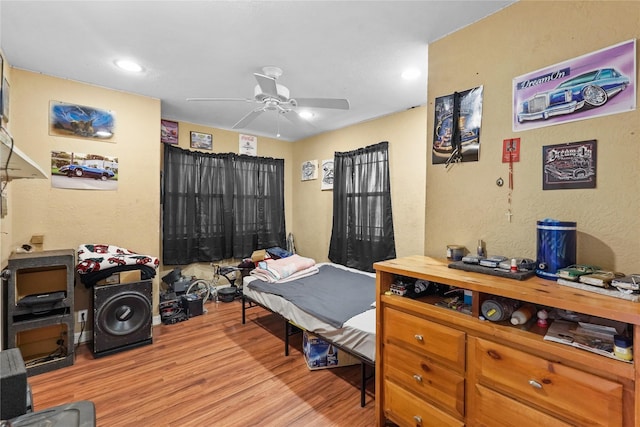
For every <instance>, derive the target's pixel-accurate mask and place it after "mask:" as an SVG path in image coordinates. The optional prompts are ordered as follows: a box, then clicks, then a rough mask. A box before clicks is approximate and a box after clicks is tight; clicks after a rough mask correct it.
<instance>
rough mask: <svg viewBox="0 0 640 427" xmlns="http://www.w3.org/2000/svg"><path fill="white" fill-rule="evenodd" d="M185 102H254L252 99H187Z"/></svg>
mask: <svg viewBox="0 0 640 427" xmlns="http://www.w3.org/2000/svg"><path fill="white" fill-rule="evenodd" d="M187 101H243V102H254V100H253V99H248V98H187Z"/></svg>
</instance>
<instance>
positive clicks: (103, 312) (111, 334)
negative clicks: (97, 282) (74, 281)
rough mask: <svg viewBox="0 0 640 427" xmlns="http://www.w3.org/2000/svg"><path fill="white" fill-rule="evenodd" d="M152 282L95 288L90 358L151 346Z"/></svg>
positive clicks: (145, 281) (144, 281)
mask: <svg viewBox="0 0 640 427" xmlns="http://www.w3.org/2000/svg"><path fill="white" fill-rule="evenodd" d="M151 292H152V284H151V280H143V281H140V282H132V283H121V284H112V285H102V286H94V288H93V355H94V356H95V357H101V356H106V355H108V354H113V353H117V352H119V351H124V350H128V349H131V348H135V347H139V346H142V345H146V344H151V343H152V342H153V337H152V333H151V326H152V311H151V304H152V299H151V295H152V294H151Z"/></svg>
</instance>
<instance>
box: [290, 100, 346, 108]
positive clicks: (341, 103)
mask: <svg viewBox="0 0 640 427" xmlns="http://www.w3.org/2000/svg"><path fill="white" fill-rule="evenodd" d="M295 103H296V105H297V106H298V107H308V108H333V109H337V110H348V109H349V101H348V100H347V99H339V98H296V99H295Z"/></svg>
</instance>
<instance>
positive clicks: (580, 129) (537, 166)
mask: <svg viewBox="0 0 640 427" xmlns="http://www.w3.org/2000/svg"><path fill="white" fill-rule="evenodd" d="M639 36H640V2H632V1H627V2H615V1H600V2H592V1H585V2H573V1H561V2H535V1H520V2H518V3H516V4H514V5H512V6H509V7H507V8H506V9H503V10H502V11H500V12H499V13H497V14H495V15H492V16H490V17H488V18H486V19H484V20H482V21H480V22H477V23H476V24H474V25H471V26H469V27H467V28H465V29H463V30H461V31H458V32H456V33H454V34H451V35H449V36H447V37H445V38H443V39H441V40H439V41H437V42H435V43H433V44H431V45H430V46H429V82H428V101H429V112H428V117H427V119H428V143H429V146H431V144H432V142H433V122H434V118H433V104H434V99H435V98H436V97H439V96H443V95H447V94H450V93H453V92H454V91H462V90H466V89H469V88H472V87H476V86H479V85H484V103H483V117H482V131H481V149H480V161H479V162H470V163H463V164H460V165H456V166H455V167H453V168H452V169H450V170H449V171H446V170H445V168H444V166H442V165H432V164H431V160H430V153H429V154H428V156H429V160H428V161H427V196H426V201H427V205H426V223H427V227H426V232H425V247H426V254H427V255H431V256H440V257H443V256H445V249H446V245H447V244H461V245H465V246H466V247H467V248H469V249H471V250H472V251H474V252H475V247H476V242H477V239H484V240H485V242H486V245H487V251H488V253H489V254H490V255H507V256H526V257H531V258H535V257H536V235H537V231H536V221H537V220H541V219H544V218H554V219H558V220H563V221H576V222H577V227H578V250H577V260H578V262H583V263H593V264H598V265H601V266H603V267H605V268H611V269H616V270H619V271H622V272H626V273H633V272H637V271H638V255H639V254H640V250H639V249H640V215H639V214H640V198H639V197H638V194H639V193H640V168H639V167H638V164H639V160H640V110H638V109H636V110H635V111H632V112H626V113H622V114H616V115H611V116H606V117H599V118H595V119H590V120H584V121H578V122H573V123H567V124H562V125H556V126H550V127H545V128H540V129H536V130H529V131H524V132H517V133H514V132H512V130H511V102H512V90H511V82H512V79H513V78H514V77H516V76H519V75H521V74H525V73H527V72H531V71H535V70H537V69H540V68H543V67H546V66H549V65H552V64H555V63H557V62H562V61H565V60H568V59H571V58H574V57H577V56H581V55H584V54H587V53H590V52H593V51H596V50H599V49H602V48H606V47H608V46H611V45H614V44H617V43H620V42H623V41H627V40H630V39H637V38H638V37H639ZM637 81H638V76H637V75H636V82H637ZM633 89H634V88H631V87H630V88H629V90H633ZM636 96H637V94H636ZM514 137H519V138H521V153H520V158H521V160H520V162H519V163H515V164H514V191H513V197H512V199H513V204H512V212H513V219H512V222H509V221H508V220H507V216H506V215H505V213H506V212H507V209H508V204H507V197H508V188H507V186H506V185H505V186H503V187H501V188H500V187H498V186H496V184H495V182H496V179H497V178H499V177H502V178H503V179H504V180H505V182H506V181H507V178H508V165H507V164H504V163H502V162H501V150H502V140H503V139H505V138H514ZM591 139H596V140H597V141H598V146H597V151H598V159H597V163H598V166H597V173H598V176H597V188H596V189H579V190H554V191H543V190H542V166H541V165H542V147H543V146H545V145H553V144H561V143H567V142H577V141H584V140H591Z"/></svg>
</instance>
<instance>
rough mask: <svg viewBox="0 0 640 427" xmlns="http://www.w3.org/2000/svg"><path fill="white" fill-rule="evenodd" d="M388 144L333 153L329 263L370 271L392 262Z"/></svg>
mask: <svg viewBox="0 0 640 427" xmlns="http://www.w3.org/2000/svg"><path fill="white" fill-rule="evenodd" d="M388 145H389V143H388V142H386V141H385V142H380V143H378V144H375V145H371V146H369V147H365V148H361V149H358V150H355V151H350V152H346V153H335V157H334V176H333V229H332V231H331V242H330V245H329V259H330V260H331V261H333V262H335V263H338V264H342V265H345V266H347V267H353V268H357V269H359V270H363V271H371V272H372V271H373V263H374V262H377V261H382V260H385V259H391V258H395V256H396V249H395V239H394V234H393V215H392V211H391V186H390V181H389V150H388Z"/></svg>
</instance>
